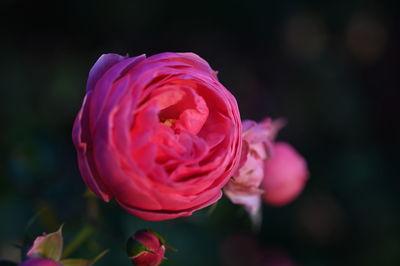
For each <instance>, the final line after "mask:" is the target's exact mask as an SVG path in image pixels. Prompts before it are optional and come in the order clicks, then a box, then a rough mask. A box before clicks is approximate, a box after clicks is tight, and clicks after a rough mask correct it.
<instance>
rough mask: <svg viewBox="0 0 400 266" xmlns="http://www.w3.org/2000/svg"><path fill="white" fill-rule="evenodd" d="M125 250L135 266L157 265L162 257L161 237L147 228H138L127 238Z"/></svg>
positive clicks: (163, 250)
mask: <svg viewBox="0 0 400 266" xmlns="http://www.w3.org/2000/svg"><path fill="white" fill-rule="evenodd" d="M127 251H128V255H129V256H130V259H131V260H132V263H133V264H134V265H135V266H158V265H159V264H160V263H161V262H162V261H163V259H164V253H165V246H164V244H163V239H160V238H159V236H158V235H157V234H155V233H154V232H151V231H148V230H140V231H137V232H136V233H135V235H134V236H133V237H132V238H130V239H129V240H128V244H127Z"/></svg>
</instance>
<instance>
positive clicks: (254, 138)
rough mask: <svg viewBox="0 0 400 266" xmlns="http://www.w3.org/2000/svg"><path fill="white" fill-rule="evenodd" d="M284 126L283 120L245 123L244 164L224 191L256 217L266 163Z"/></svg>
mask: <svg viewBox="0 0 400 266" xmlns="http://www.w3.org/2000/svg"><path fill="white" fill-rule="evenodd" d="M283 125H284V121H283V120H282V119H278V120H275V121H272V120H271V119H265V120H264V121H262V122H261V123H258V124H257V123H256V122H254V121H249V120H247V121H243V149H242V160H241V161H242V162H241V163H240V167H239V169H238V171H236V173H235V174H234V176H233V178H232V179H231V180H230V181H229V183H228V184H227V186H226V187H225V189H224V192H225V195H226V196H228V198H229V199H230V200H231V201H232V202H233V203H235V204H240V205H243V206H244V207H245V208H246V210H247V211H248V212H249V213H250V215H251V216H252V217H255V216H256V215H257V213H258V211H259V210H260V207H261V194H263V192H264V191H263V190H262V189H260V185H261V182H262V181H263V179H264V164H265V161H266V160H267V159H268V158H269V157H270V155H271V153H272V149H273V141H274V139H275V136H276V134H277V133H278V131H279V129H280V128H282V127H283Z"/></svg>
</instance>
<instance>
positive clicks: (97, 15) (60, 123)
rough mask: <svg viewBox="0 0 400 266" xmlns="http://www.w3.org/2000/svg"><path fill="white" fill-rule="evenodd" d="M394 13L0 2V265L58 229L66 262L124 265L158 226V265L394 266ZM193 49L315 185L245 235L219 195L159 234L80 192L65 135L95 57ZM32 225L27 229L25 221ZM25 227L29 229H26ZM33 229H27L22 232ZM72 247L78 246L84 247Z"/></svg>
mask: <svg viewBox="0 0 400 266" xmlns="http://www.w3.org/2000/svg"><path fill="white" fill-rule="evenodd" d="M399 11H400V8H399V4H398V1H350V0H348V1H341V0H339V1H332V2H329V3H328V2H327V1H311V0H310V1H293V2H291V1H259V2H257V1H251V0H247V1H236V0H230V1H210V0H203V1H172V0H171V1H156V0H146V1H128V0H114V1H103V0H97V1H95V0H88V1H78V0H69V1H17V0H4V1H2V2H1V4H0V14H1V16H0V22H1V23H0V25H1V26H0V29H1V35H0V36H1V37H0V40H1V42H0V48H1V51H2V53H1V54H2V55H1V60H0V121H1V125H2V126H1V133H0V257H2V258H7V259H12V260H18V259H19V256H20V252H19V249H18V248H16V247H15V244H20V243H22V241H23V240H24V239H28V240H29V239H30V240H32V238H33V237H35V236H37V235H38V234H41V233H42V232H52V231H55V230H57V228H58V226H59V225H60V224H61V223H65V226H64V233H65V241H66V243H67V244H68V243H71V242H74V241H75V242H77V243H79V239H77V237H76V236H81V237H82V236H83V237H82V241H81V242H82V244H81V246H80V248H79V249H77V250H74V248H73V247H72V248H71V250H70V251H71V256H72V257H85V258H92V257H94V256H95V255H97V254H98V253H99V252H100V251H102V250H104V249H106V248H110V252H109V254H107V255H106V256H105V257H104V258H103V259H102V260H101V261H100V262H99V263H98V264H96V265H99V266H101V265H130V261H129V260H128V259H127V258H126V256H125V251H124V243H125V241H126V239H127V238H128V237H129V236H130V235H131V234H133V233H134V232H135V231H136V230H138V229H141V228H143V227H149V228H152V229H154V230H156V231H158V232H159V233H161V234H162V235H164V236H165V237H166V238H167V239H168V240H169V242H170V243H171V244H172V245H173V246H174V247H175V248H177V249H178V252H168V253H167V257H168V258H169V260H168V261H167V262H166V263H165V265H177V266H183V265H194V266H197V265H198V266H200V265H227V266H231V265H233V266H236V265H250V266H251V265H269V266H283V265H285V266H292V265H310V266H317V265H328V266H329V265H367V266H368V265H371V266H372V265H374V266H376V265H380V266H381V265H382V266H384V265H400V208H399V200H400V179H399V177H400V176H399V153H398V151H399V138H398V136H399V134H400V126H399V125H400V123H399V122H400V121H399V118H398V115H399V114H400V112H399V111H400V110H399V109H400V107H399V106H400V104H399V100H400V87H399V85H400V82H399V81H398V79H399V74H400V72H399V70H400V24H399V22H400V21H399V19H398V18H399ZM163 51H191V52H195V53H197V54H199V55H200V56H201V57H203V58H205V59H206V60H207V61H208V62H209V63H210V65H211V66H212V67H213V68H214V69H215V70H218V71H219V75H218V76H219V79H220V81H221V82H222V83H223V84H224V85H225V86H226V87H227V88H228V89H229V90H231V91H232V93H233V94H234V95H235V96H236V98H237V100H238V103H239V107H240V110H241V113H242V118H243V119H253V120H260V119H262V118H263V117H265V116H271V117H274V118H277V117H285V118H287V119H288V121H289V123H288V125H287V126H286V127H285V128H284V129H283V130H282V131H281V134H280V136H279V139H281V140H285V141H288V142H290V143H291V144H292V145H293V146H295V147H296V148H297V149H298V150H299V151H300V153H301V154H302V155H304V157H306V159H307V161H308V163H309V169H310V172H311V176H310V179H309V182H308V184H307V186H306V189H305V190H304V192H303V193H302V195H301V196H300V197H299V198H298V199H297V200H296V201H295V202H293V203H292V204H289V205H287V206H285V207H282V208H271V207H268V206H264V208H263V223H262V226H261V229H260V230H259V231H254V230H253V229H252V227H251V225H250V221H249V219H248V217H247V215H246V213H245V212H244V210H243V209H242V208H240V207H239V206H234V205H233V204H231V203H230V202H229V201H228V200H227V199H226V198H224V199H222V200H221V201H220V203H219V204H218V206H217V208H216V210H215V211H214V212H213V213H212V214H210V215H208V213H207V210H204V211H200V212H198V213H196V214H195V215H194V216H192V217H189V218H184V219H178V220H174V221H168V222H162V223H150V222H144V221H141V220H140V219H138V218H135V217H133V216H130V215H129V214H127V213H125V212H124V211H123V210H122V209H121V208H119V207H117V206H116V205H115V204H114V203H112V204H105V203H103V202H98V201H96V200H95V199H92V198H88V197H85V196H84V193H85V186H84V184H83V182H82V180H81V178H80V174H79V171H78V168H77V162H76V156H75V151H74V148H73V145H72V141H71V128H72V123H73V121H74V118H75V115H76V114H77V111H78V109H79V107H80V105H81V103H82V99H83V96H84V90H85V83H86V78H87V74H88V71H89V69H90V67H91V66H92V65H93V63H94V62H95V61H96V60H97V58H98V57H99V56H100V55H101V54H102V53H109V52H113V53H120V54H126V53H129V54H130V55H132V56H133V55H139V54H142V53H146V54H147V55H152V54H155V53H159V52H163ZM35 215H36V218H37V219H34V220H32V218H33V217H35ZM30 220H31V221H32V222H31V223H29V221H30ZM29 224H30V226H29ZM78 238H79V237H78Z"/></svg>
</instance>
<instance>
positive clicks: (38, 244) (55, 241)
mask: <svg viewBox="0 0 400 266" xmlns="http://www.w3.org/2000/svg"><path fill="white" fill-rule="evenodd" d="M62 251H63V236H62V226H61V227H60V229H58V231H56V232H54V233H50V234H43V235H42V236H39V237H37V238H36V239H35V241H34V242H33V245H32V247H31V248H30V249H29V250H28V252H27V254H26V255H27V256H28V257H30V258H36V257H41V258H49V259H52V260H55V261H58V260H60V258H61V255H62Z"/></svg>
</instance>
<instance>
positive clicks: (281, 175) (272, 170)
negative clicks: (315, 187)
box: [262, 142, 308, 206]
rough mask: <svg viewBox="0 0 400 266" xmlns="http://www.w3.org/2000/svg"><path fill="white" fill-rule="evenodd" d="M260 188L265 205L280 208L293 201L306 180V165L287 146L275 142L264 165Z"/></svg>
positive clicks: (296, 153)
mask: <svg viewBox="0 0 400 266" xmlns="http://www.w3.org/2000/svg"><path fill="white" fill-rule="evenodd" d="M264 174H265V177H264V181H263V183H262V188H263V189H264V190H265V193H264V195H263V197H264V201H265V203H267V204H269V205H273V206H282V205H285V204H288V203H290V202H291V201H292V200H294V199H295V198H296V197H297V196H298V195H299V194H300V192H301V191H302V190H303V188H304V185H305V183H306V181H307V179H308V169H307V163H306V161H305V160H304V158H303V157H302V156H301V155H300V154H299V153H298V152H297V151H296V150H295V149H294V148H293V147H292V146H290V145H289V144H287V143H285V142H277V143H275V145H274V153H273V156H271V158H270V159H269V160H268V161H267V162H266V163H265V167H264Z"/></svg>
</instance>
